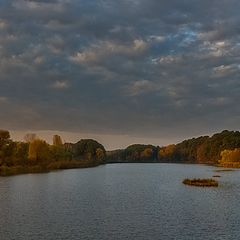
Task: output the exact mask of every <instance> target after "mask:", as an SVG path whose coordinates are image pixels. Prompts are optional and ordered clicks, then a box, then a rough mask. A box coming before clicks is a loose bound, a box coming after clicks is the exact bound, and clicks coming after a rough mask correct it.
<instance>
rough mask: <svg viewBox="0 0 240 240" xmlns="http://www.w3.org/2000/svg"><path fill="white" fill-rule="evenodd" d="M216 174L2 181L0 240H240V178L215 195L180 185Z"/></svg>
mask: <svg viewBox="0 0 240 240" xmlns="http://www.w3.org/2000/svg"><path fill="white" fill-rule="evenodd" d="M214 170H215V168H214V167H210V166H202V165H177V164H112V165H106V166H101V167H97V168H91V169H77V170H66V171H60V172H52V173H48V174H35V175H33V174H29V175H20V176H14V177H7V178H0V239H1V240H5V239H7V240H8V239H17V240H28V239H34V240H35V239H44V240H49V239H53V240H55V239H56V240H57V239H64V240H65V239H83V240H86V239H93V240H95V239H96V240H100V239H113V240H115V239H131V240H132V239H142V240H148V239H149V240H154V239H161V240H162V239H177V240H179V239H183V240H188V239H191V240H192V239H194V240H195V239H201V240H202V239H214V240H216V239H240V172H239V171H234V172H221V173H217V174H220V175H221V176H222V178H220V179H219V181H220V187H219V188H196V187H191V186H185V185H183V184H182V183H181V182H182V180H183V178H185V177H211V176H212V175H214V174H216V173H214Z"/></svg>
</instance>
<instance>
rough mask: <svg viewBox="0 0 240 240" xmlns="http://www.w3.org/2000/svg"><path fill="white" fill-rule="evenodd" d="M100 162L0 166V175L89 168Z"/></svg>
mask: <svg viewBox="0 0 240 240" xmlns="http://www.w3.org/2000/svg"><path fill="white" fill-rule="evenodd" d="M99 165H100V163H96V162H87V161H75V160H71V161H57V162H53V163H50V164H49V165H47V166H39V165H35V166H28V165H25V166H11V167H8V166H1V167H0V176H2V177H6V176H12V175H18V174H26V173H45V172H50V171H55V170H63V169H74V168H89V167H96V166H99Z"/></svg>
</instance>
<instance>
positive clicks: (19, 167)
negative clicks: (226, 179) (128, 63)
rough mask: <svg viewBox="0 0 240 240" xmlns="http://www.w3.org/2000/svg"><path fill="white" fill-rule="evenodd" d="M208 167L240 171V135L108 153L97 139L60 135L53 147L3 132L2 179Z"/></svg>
mask: <svg viewBox="0 0 240 240" xmlns="http://www.w3.org/2000/svg"><path fill="white" fill-rule="evenodd" d="M132 162H133V163H134V162H135V163H204V164H216V165H219V166H223V167H240V132H239V131H227V130H224V131H222V132H221V133H217V134H214V135H213V136H211V137H210V136H201V137H198V138H192V139H188V140H185V141H183V142H181V143H178V144H171V145H168V146H153V145H143V144H133V145H130V146H128V147H127V148H126V149H118V150H114V151H106V150H105V148H104V146H103V145H102V144H100V143H98V142H97V141H95V140H93V139H82V140H80V141H78V142H76V143H63V142H62V139H61V137H60V136H58V135H54V136H53V142H52V144H49V143H47V142H46V141H44V140H42V139H40V138H38V137H37V135H36V134H27V135H26V136H25V137H24V141H21V142H18V141H13V140H12V139H11V137H10V133H9V131H7V130H0V175H1V176H8V175H13V174H19V173H37V172H48V171H52V170H58V169H69V168H83V167H94V166H98V165H101V164H105V163H132Z"/></svg>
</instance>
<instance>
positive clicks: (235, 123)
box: [0, 0, 240, 149]
mask: <svg viewBox="0 0 240 240" xmlns="http://www.w3.org/2000/svg"><path fill="white" fill-rule="evenodd" d="M239 9H240V1H239V0H211V1H209V0H201V1H200V0H182V1H179V0H121V1H120V0H0V128H2V129H9V130H11V132H12V135H13V136H14V137H15V138H19V136H20V135H21V134H23V133H24V132H25V131H35V132H38V131H41V133H44V134H45V136H47V135H48V134H50V133H51V134H52V133H53V132H54V131H61V133H62V134H63V137H64V138H65V139H67V140H76V139H77V138H79V137H80V138H81V137H85V136H87V137H89V136H94V137H96V138H97V139H100V140H102V142H103V143H104V144H105V145H106V146H107V148H109V149H111V148H115V147H122V146H125V145H127V144H129V143H130V142H136V141H139V142H140V141H141V142H150V143H154V144H160V145H161V144H167V143H170V142H176V141H180V140H181V139H183V138H185V137H192V136H198V135H201V134H208V133H213V132H216V131H221V130H223V129H231V130H235V129H236V130H238V129H239V123H240V108H239V102H240V78H239V77H240V14H239ZM78 136H79V137H78Z"/></svg>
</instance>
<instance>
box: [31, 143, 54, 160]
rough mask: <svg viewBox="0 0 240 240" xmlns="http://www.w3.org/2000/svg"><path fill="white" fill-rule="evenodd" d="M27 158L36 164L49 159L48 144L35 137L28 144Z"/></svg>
mask: <svg viewBox="0 0 240 240" xmlns="http://www.w3.org/2000/svg"><path fill="white" fill-rule="evenodd" d="M28 159H29V160H30V161H32V162H33V163H36V164H43V163H46V162H48V161H49V160H50V159H51V152H50V148H49V145H48V144H47V143H46V142H45V141H43V140H40V139H36V140H34V141H32V142H31V143H30V144H29V150H28Z"/></svg>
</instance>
